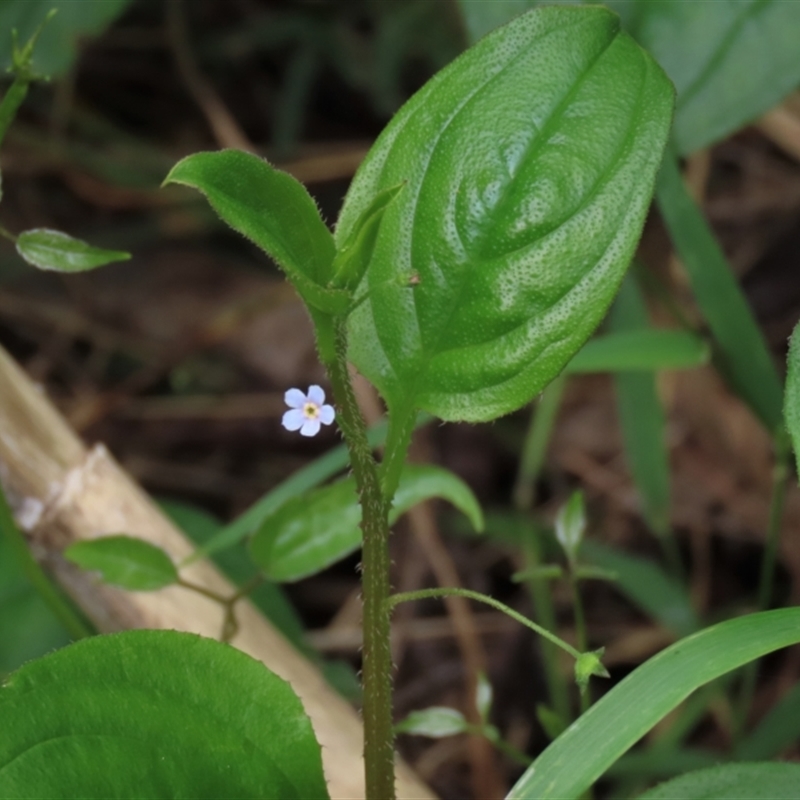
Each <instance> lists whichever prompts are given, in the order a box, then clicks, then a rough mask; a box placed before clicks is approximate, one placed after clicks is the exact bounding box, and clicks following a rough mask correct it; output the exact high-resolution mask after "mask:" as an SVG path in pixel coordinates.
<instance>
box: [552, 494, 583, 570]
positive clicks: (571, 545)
mask: <svg viewBox="0 0 800 800" xmlns="http://www.w3.org/2000/svg"><path fill="white" fill-rule="evenodd" d="M555 529H556V540H557V541H558V543H559V544H560V545H561V547H562V548H563V550H564V554H565V555H566V556H567V561H569V563H570V564H575V562H576V561H577V560H578V551H579V550H580V548H581V543H582V542H583V536H584V534H585V533H586V506H585V503H584V501H583V492H581V491H577V492H573V493H572V494H571V495H570V498H569V500H567V502H566V503H564V505H563V506H561V508H560V509H559V511H558V514H557V515H556V522H555Z"/></svg>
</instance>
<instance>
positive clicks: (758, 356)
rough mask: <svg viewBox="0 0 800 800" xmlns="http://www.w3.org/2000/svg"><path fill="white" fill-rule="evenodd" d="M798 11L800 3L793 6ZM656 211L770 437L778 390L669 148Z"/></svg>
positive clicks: (776, 422)
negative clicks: (664, 224) (658, 211)
mask: <svg viewBox="0 0 800 800" xmlns="http://www.w3.org/2000/svg"><path fill="white" fill-rule="evenodd" d="M797 8H798V9H800V3H798V4H797ZM656 198H657V200H658V207H659V209H660V211H661V214H662V216H663V217H664V222H665V223H666V225H667V229H668V230H669V233H670V236H671V237H672V241H673V242H674V244H675V247H676V249H677V251H678V254H679V255H680V257H681V261H682V262H683V265H684V267H685V268H686V272H687V273H688V275H689V279H690V281H691V284H692V291H693V292H694V296H695V298H696V299H697V303H698V305H699V306H700V309H701V310H702V312H703V316H704V317H705V318H706V320H707V321H708V324H709V327H710V328H711V332H712V333H713V335H714V339H715V341H716V343H717V345H718V347H719V354H718V362H719V366H720V368H721V370H722V372H723V373H724V374H725V376H726V377H727V378H728V380H729V382H730V383H731V385H732V386H733V389H734V390H735V391H736V393H737V394H738V395H739V396H740V397H741V398H742V399H743V400H744V401H745V402H746V403H747V404H748V405H749V406H750V408H751V409H752V410H753V412H754V413H755V414H756V415H757V416H758V417H759V418H760V419H761V421H762V422H763V423H764V425H765V426H766V427H767V430H769V431H770V432H771V433H773V434H775V433H776V432H777V431H778V430H779V429H780V427H781V425H782V413H781V408H782V405H783V386H782V384H781V379H780V378H779V377H778V373H777V370H776V369H775V364H774V363H773V361H772V356H771V355H770V352H769V348H768V347H767V344H766V342H765V341H764V337H763V335H762V333H761V330H760V328H759V327H758V324H757V323H756V321H755V319H754V317H753V313H752V311H751V310H750V307H749V306H748V304H747V300H746V299H745V297H744V294H743V293H742V290H741V288H740V286H739V284H738V282H737V280H736V277H735V276H734V274H733V272H732V271H731V268H730V266H729V265H728V261H727V259H726V258H725V255H724V254H723V252H722V250H721V249H720V246H719V244H718V243H717V241H716V239H715V238H714V235H713V233H712V232H711V230H710V229H709V227H708V223H707V222H706V220H705V219H704V217H703V214H702V212H701V211H700V209H699V208H698V207H697V204H696V203H695V202H694V200H693V199H692V197H691V196H690V194H689V192H688V190H687V189H686V187H685V186H684V183H683V178H682V177H681V173H680V169H679V167H678V160H677V156H676V155H675V153H674V151H672V150H668V152H667V155H666V157H665V159H664V163H663V165H662V167H661V171H660V173H659V176H658V182H657V184H656Z"/></svg>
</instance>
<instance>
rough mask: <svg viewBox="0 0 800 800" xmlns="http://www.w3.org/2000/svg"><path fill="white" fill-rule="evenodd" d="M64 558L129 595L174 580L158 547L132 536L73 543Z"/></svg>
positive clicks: (173, 571) (173, 572)
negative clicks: (99, 575)
mask: <svg viewBox="0 0 800 800" xmlns="http://www.w3.org/2000/svg"><path fill="white" fill-rule="evenodd" d="M64 556H65V558H67V559H68V560H69V561H71V562H72V563H73V564H77V565H78V566H79V567H81V568H82V569H87V570H94V571H97V572H100V573H101V575H102V576H103V580H104V581H105V582H106V583H111V584H113V585H114V586H121V587H122V588H123V589H129V590H130V591H133V592H151V591H154V590H156V589H163V588H164V587H165V586H170V585H171V584H173V583H175V581H177V580H178V572H177V570H176V569H175V565H174V564H173V563H172V559H171V558H170V557H169V556H168V555H167V554H166V553H165V552H164V551H163V550H162V549H161V548H160V547H156V545H154V544H150V542H145V541H144V540H142V539H137V538H135V537H133V536H103V537H102V538H100V539H92V540H91V541H88V540H87V541H83V542H75V543H74V544H71V545H70V546H69V547H68V548H67V549H66V550H64Z"/></svg>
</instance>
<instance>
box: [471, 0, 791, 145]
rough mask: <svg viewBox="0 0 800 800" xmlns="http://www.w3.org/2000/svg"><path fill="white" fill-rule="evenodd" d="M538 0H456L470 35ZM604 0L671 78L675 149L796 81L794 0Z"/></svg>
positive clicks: (720, 135)
mask: <svg viewBox="0 0 800 800" xmlns="http://www.w3.org/2000/svg"><path fill="white" fill-rule="evenodd" d="M545 2H546V4H552V2H553V0H491V2H474V0H461V2H460V6H461V10H462V13H463V15H464V18H465V21H466V24H467V30H468V31H469V33H470V37H471V41H476V40H477V39H478V38H479V37H480V36H483V35H484V34H486V33H488V32H489V31H490V30H493V29H494V28H495V27H497V26H498V25H501V24H504V23H506V22H508V21H509V20H510V19H512V18H513V17H515V16H517V15H518V14H521V13H522V12H523V11H526V10H528V9H530V8H533V7H534V6H537V5H541V4H543V3H545ZM556 2H557V0H556ZM567 4H570V5H571V4H572V2H570V0H567ZM606 5H607V6H608V7H609V8H611V9H612V10H614V11H616V12H618V13H619V14H620V16H621V17H622V21H623V24H624V26H625V29H626V30H627V31H628V33H630V34H631V35H632V36H633V37H634V38H635V39H636V40H637V41H638V42H639V44H641V45H642V46H643V47H645V48H646V49H647V50H648V51H649V52H650V53H651V54H652V55H653V56H654V57H655V59H656V61H658V63H659V64H661V66H662V67H663V68H664V70H665V71H666V73H667V75H669V77H670V79H671V80H672V82H673V83H674V84H675V88H676V90H677V92H678V100H677V105H676V108H675V125H674V128H673V139H674V141H675V142H676V144H677V147H678V150H679V152H680V153H681V154H682V155H685V154H687V153H691V152H693V151H694V150H699V149H700V148H703V147H707V146H708V145H711V144H713V143H714V142H717V141H719V140H721V139H724V138H725V137H726V136H729V135H730V134H732V133H734V132H735V131H737V130H739V129H740V128H742V127H744V126H745V125H746V124H748V123H749V122H752V121H753V120H755V119H756V118H758V117H760V116H761V115H762V114H764V113H765V112H767V111H769V110H770V109H771V108H772V107H773V106H775V105H777V104H778V103H779V102H780V101H781V100H783V98H784V97H786V95H788V94H789V93H790V92H792V91H793V90H794V89H796V88H797V86H798V84H800V59H798V58H797V35H796V34H797V30H798V28H799V27H800V3H796V2H786V0H710V1H709V0H706V2H702V0H701V2H676V0H609V2H607V3H606Z"/></svg>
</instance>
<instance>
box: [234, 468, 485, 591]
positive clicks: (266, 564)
mask: <svg viewBox="0 0 800 800" xmlns="http://www.w3.org/2000/svg"><path fill="white" fill-rule="evenodd" d="M433 497H441V498H444V499H446V500H449V501H450V502H451V503H453V505H455V506H456V508H458V509H459V510H461V511H462V512H463V513H464V514H465V515H466V516H467V517H468V518H469V520H470V522H471V523H472V525H473V527H475V528H476V529H477V530H482V529H483V515H482V513H481V509H480V506H479V505H478V501H477V500H476V499H475V497H474V495H473V494H472V492H471V491H470V489H469V487H468V486H467V485H466V484H465V483H464V482H463V481H462V480H461V479H460V478H458V477H457V476H455V475H454V474H453V473H452V472H448V471H447V470H445V469H442V468H441V467H434V466H414V465H409V466H407V467H406V468H405V470H404V471H403V474H402V476H401V478H400V485H399V487H398V489H397V494H396V495H395V498H394V505H393V506H392V510H391V512H390V514H389V521H390V523H393V522H394V521H395V520H397V518H398V517H400V515H401V514H403V513H404V512H405V511H408V509H409V508H412V507H413V506H415V505H417V503H421V502H422V501H423V500H428V499H430V498H433ZM360 523H361V507H360V506H359V504H358V499H357V495H356V485H355V479H354V478H352V477H350V478H345V479H344V480H341V481H338V482H337V483H334V484H331V485H330V486H324V487H323V488H321V489H317V490H316V491H313V492H309V493H308V494H306V495H303V496H301V497H296V498H293V499H291V500H289V501H288V502H286V503H285V504H284V505H282V506H281V507H280V508H279V509H278V510H277V511H276V512H275V513H274V514H272V515H271V516H269V517H267V518H266V519H265V520H264V522H263V523H262V525H261V527H260V528H259V530H258V531H257V532H256V534H255V536H253V538H252V540H251V542H250V554H251V555H252V557H253V561H254V562H255V563H256V564H257V565H258V567H259V568H260V569H261V571H262V572H263V573H264V575H266V576H267V577H268V578H269V579H270V580H274V581H280V582H286V581H296V580H300V578H304V577H306V576H308V575H313V574H314V573H316V572H319V571H320V570H322V569H325V567H328V566H330V565H331V564H334V563H336V562H337V561H339V560H340V559H342V558H344V557H345V556H347V555H349V554H350V553H352V552H354V551H355V550H357V549H358V548H359V547H360V546H361V529H360V528H359V525H360Z"/></svg>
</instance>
